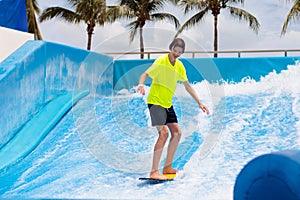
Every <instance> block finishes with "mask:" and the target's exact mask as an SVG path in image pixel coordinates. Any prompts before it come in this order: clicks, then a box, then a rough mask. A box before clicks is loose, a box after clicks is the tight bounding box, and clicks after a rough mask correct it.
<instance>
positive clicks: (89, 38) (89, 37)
mask: <svg viewBox="0 0 300 200" xmlns="http://www.w3.org/2000/svg"><path fill="white" fill-rule="evenodd" d="M94 27H95V25H91V24H88V27H87V32H88V42H87V48H86V49H87V50H91V47H92V36H93V33H94Z"/></svg>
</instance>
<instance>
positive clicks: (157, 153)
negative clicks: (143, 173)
mask: <svg viewBox="0 0 300 200" xmlns="http://www.w3.org/2000/svg"><path fill="white" fill-rule="evenodd" d="M156 128H157V130H158V133H159V137H158V139H157V141H156V144H155V146H154V153H153V163H152V170H151V173H150V178H153V179H160V180H166V179H167V177H165V176H164V175H162V174H161V173H160V172H159V170H158V167H159V161H160V158H161V155H162V152H163V149H164V146H165V144H166V141H167V139H168V134H169V132H168V127H167V126H166V125H163V126H156Z"/></svg>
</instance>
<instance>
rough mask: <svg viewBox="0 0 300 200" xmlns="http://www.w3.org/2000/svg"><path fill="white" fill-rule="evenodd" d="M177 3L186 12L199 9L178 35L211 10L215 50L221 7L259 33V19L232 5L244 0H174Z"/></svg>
mask: <svg viewBox="0 0 300 200" xmlns="http://www.w3.org/2000/svg"><path fill="white" fill-rule="evenodd" d="M173 1H174V2H175V3H177V4H179V5H180V6H182V7H183V8H184V13H185V14H187V13H188V12H190V11H193V10H198V11H199V12H197V13H196V14H195V15H193V16H192V17H191V18H190V19H188V20H187V21H186V22H185V23H184V24H183V25H182V26H181V28H180V29H179V30H178V32H177V34H176V36H177V35H179V34H180V33H181V32H182V31H183V30H184V29H188V28H190V27H192V26H194V25H196V24H197V23H199V22H201V20H202V19H203V18H204V16H205V15H206V14H207V13H208V12H209V11H211V14H212V15H213V17H214V51H218V16H219V14H220V12H221V9H225V10H227V11H229V13H230V14H231V15H232V16H233V17H237V18H238V19H239V20H242V19H243V20H245V21H247V22H248V23H249V27H250V28H251V29H252V30H253V31H255V33H256V34H257V33H258V29H259V26H260V24H259V22H258V21H257V19H256V18H255V17H254V16H253V15H251V14H250V13H249V12H247V11H245V10H243V9H240V8H237V7H233V6H230V4H243V3H244V0H173ZM214 57H218V54H217V53H214Z"/></svg>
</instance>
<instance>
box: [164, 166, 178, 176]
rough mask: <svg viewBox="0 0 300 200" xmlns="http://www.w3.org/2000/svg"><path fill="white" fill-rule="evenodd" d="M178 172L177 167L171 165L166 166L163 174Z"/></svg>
mask: <svg viewBox="0 0 300 200" xmlns="http://www.w3.org/2000/svg"><path fill="white" fill-rule="evenodd" d="M177 172H178V170H177V169H174V168H172V167H171V166H167V167H164V169H163V174H176V173H177Z"/></svg>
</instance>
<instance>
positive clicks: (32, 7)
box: [26, 0, 43, 40]
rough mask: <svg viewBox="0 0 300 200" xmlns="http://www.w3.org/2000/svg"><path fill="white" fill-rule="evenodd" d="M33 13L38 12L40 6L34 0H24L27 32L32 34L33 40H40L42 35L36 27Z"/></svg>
mask: <svg viewBox="0 0 300 200" xmlns="http://www.w3.org/2000/svg"><path fill="white" fill-rule="evenodd" d="M35 13H37V14H40V8H39V7H38V3H37V1H36V0H26V14H27V23H28V33H33V34H34V39H35V40H42V39H43V38H42V35H41V32H40V30H39V27H38V23H37V20H36V17H35Z"/></svg>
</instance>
